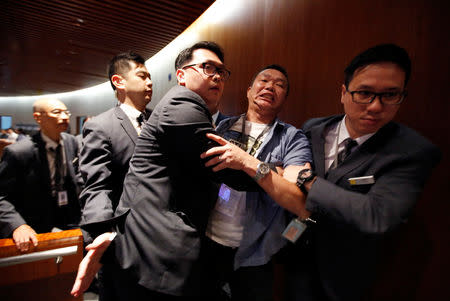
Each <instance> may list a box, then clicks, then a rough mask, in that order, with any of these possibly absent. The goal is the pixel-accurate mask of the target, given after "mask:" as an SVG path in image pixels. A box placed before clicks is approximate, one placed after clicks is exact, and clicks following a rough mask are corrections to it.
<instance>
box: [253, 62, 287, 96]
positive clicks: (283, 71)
mask: <svg viewBox="0 0 450 301" xmlns="http://www.w3.org/2000/svg"><path fill="white" fill-rule="evenodd" d="M267 69H274V70H277V71H280V72H281V73H283V75H284V76H285V77H286V80H287V90H286V96H287V95H289V88H290V84H289V76H288V74H287V71H286V69H284V67H282V66H280V65H277V64H271V65H267V66H265V67H263V68H261V69H260V70H258V72H256V73H255V74H254V75H253V78H252V81H251V82H250V86H252V85H253V83H254V82H255V79H256V77H257V76H258V74H260V73H261V72H263V71H264V70H267Z"/></svg>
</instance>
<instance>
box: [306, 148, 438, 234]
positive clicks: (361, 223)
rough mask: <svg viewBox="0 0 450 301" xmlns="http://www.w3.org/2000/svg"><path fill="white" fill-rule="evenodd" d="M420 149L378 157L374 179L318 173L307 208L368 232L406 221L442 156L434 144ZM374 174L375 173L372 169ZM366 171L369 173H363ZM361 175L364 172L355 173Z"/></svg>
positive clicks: (378, 232) (379, 232)
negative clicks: (354, 180) (364, 181)
mask: <svg viewBox="0 0 450 301" xmlns="http://www.w3.org/2000/svg"><path fill="white" fill-rule="evenodd" d="M416 149H417V150H418V151H415V152H413V153H404V154H398V155H396V156H393V159H392V160H389V159H388V158H387V157H388V155H384V156H383V158H380V157H378V158H377V159H378V161H382V160H383V161H385V163H383V164H381V165H380V166H379V167H377V170H376V171H374V177H375V183H374V184H373V185H371V186H370V188H368V190H367V191H364V189H365V188H364V186H366V185H361V186H351V185H350V184H349V183H348V181H347V178H348V176H346V177H345V178H344V179H342V180H341V182H339V183H336V184H335V183H332V182H330V181H327V180H326V179H324V178H321V177H317V179H316V181H315V182H314V183H313V185H312V187H311V190H310V191H309V194H308V197H307V202H306V208H307V209H308V210H310V211H312V212H314V213H318V214H319V220H320V215H323V216H325V217H326V218H327V219H331V220H332V221H334V222H337V223H340V224H345V225H348V226H350V227H353V228H356V229H358V230H359V231H360V232H363V233H369V234H381V233H385V232H387V231H389V230H392V229H393V228H394V227H396V226H398V225H399V224H400V223H402V222H404V221H406V219H407V217H408V215H409V213H410V212H411V210H412V209H413V207H414V205H415V203H416V201H417V199H418V198H419V196H420V193H421V191H422V189H423V186H424V184H425V181H426V180H427V178H428V176H429V175H430V173H431V169H432V168H433V167H434V166H435V165H436V164H437V162H438V161H439V158H440V152H439V150H438V149H437V148H436V147H434V146H430V147H424V148H420V149H419V148H416ZM369 174H372V173H369ZM363 175H367V174H363ZM354 176H362V175H354Z"/></svg>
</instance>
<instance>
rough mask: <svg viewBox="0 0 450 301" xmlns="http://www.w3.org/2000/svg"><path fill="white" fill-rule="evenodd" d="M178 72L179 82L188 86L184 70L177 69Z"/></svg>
mask: <svg viewBox="0 0 450 301" xmlns="http://www.w3.org/2000/svg"><path fill="white" fill-rule="evenodd" d="M176 74H177V81H178V84H179V85H180V86H186V78H185V77H184V76H185V74H184V70H183V69H177V73H176Z"/></svg>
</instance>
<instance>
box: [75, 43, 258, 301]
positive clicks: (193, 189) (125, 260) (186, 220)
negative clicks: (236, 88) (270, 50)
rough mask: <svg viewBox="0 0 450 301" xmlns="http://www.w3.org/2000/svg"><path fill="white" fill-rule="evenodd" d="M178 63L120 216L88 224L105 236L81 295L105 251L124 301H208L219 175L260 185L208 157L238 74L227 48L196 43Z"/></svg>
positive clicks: (82, 280)
mask: <svg viewBox="0 0 450 301" xmlns="http://www.w3.org/2000/svg"><path fill="white" fill-rule="evenodd" d="M175 68H176V76H177V80H178V85H177V86H175V87H173V88H172V89H171V90H170V91H169V92H168V93H167V94H166V95H165V96H164V97H163V98H162V99H161V101H160V102H159V103H158V105H157V106H156V107H155V109H154V111H153V113H152V115H151V117H150V118H149V120H148V121H147V123H146V125H145V126H144V127H143V129H142V132H141V135H140V136H139V138H138V140H137V143H136V148H135V152H134V155H133V157H132V159H131V161H130V169H129V172H128V174H127V176H126V178H125V183H124V188H123V194H122V197H121V199H120V202H119V206H118V207H117V209H116V212H115V218H113V219H109V220H108V219H106V220H105V221H103V222H98V223H94V224H85V225H82V227H83V228H84V229H85V230H87V231H88V232H90V233H91V234H92V235H93V236H94V237H97V238H96V239H95V240H94V242H93V243H92V244H91V245H89V246H87V250H89V252H88V254H87V255H86V257H85V258H84V259H83V261H82V263H81V264H80V268H79V271H78V275H77V280H76V281H75V284H74V288H73V290H72V294H73V295H74V296H78V295H80V294H81V293H82V292H83V291H84V290H85V289H86V288H87V286H88V285H89V282H90V281H91V279H92V277H93V275H95V272H96V270H97V269H98V268H99V267H100V262H99V260H100V257H102V256H103V259H102V260H108V259H111V260H112V261H113V262H114V263H115V264H114V265H113V266H114V267H115V269H114V270H112V271H111V273H112V279H113V280H114V281H115V282H116V283H115V286H114V289H115V290H116V292H115V294H116V296H117V297H118V299H119V300H184V299H186V300H193V299H192V296H195V299H196V300H201V298H202V294H203V293H204V292H205V291H206V290H204V288H202V284H203V282H204V280H205V279H204V278H202V277H204V273H203V269H204V267H203V265H202V258H203V256H202V255H203V254H202V252H201V245H202V241H203V239H204V233H205V229H206V225H207V222H208V216H209V213H210V210H211V209H212V207H213V206H214V203H215V200H216V197H217V193H218V185H217V184H216V183H215V182H213V180H216V181H217V183H221V182H226V183H228V184H229V185H231V186H232V187H236V188H239V187H238V186H239V185H241V186H244V184H245V182H248V183H251V184H253V182H252V179H251V178H250V177H247V176H246V175H244V174H243V173H239V172H237V171H229V170H227V171H224V172H222V173H219V174H217V173H213V172H212V171H211V170H210V169H209V168H206V167H205V166H204V164H203V161H202V160H201V158H200V154H201V153H202V152H204V151H205V150H206V149H208V148H209V147H210V144H211V143H210V142H209V141H210V140H209V139H208V138H207V137H206V133H208V132H214V128H213V125H212V118H211V112H214V111H215V110H217V106H218V104H219V101H220V98H221V96H222V93H223V89H224V85H225V81H226V80H227V79H228V77H229V76H230V72H229V71H228V70H227V69H226V68H225V65H224V55H223V52H222V50H221V48H220V47H219V46H218V45H217V44H215V43H213V42H206V41H205V42H199V43H196V44H195V45H193V46H192V47H190V48H187V49H185V50H183V51H182V52H181V53H180V54H179V55H178V57H177V59H176V61H175ZM233 181H234V182H233ZM249 185H250V184H249ZM246 187H248V186H246ZM115 226H117V227H115ZM111 230H113V231H117V236H115V234H114V233H111ZM111 241H112V243H111ZM110 243H111V245H110ZM105 249H107V250H108V251H107V252H106V253H105V254H104V252H105ZM205 300H211V299H210V298H207V297H206V298H205Z"/></svg>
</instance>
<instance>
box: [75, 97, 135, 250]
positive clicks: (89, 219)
mask: <svg viewBox="0 0 450 301" xmlns="http://www.w3.org/2000/svg"><path fill="white" fill-rule="evenodd" d="M137 138H138V135H137V132H136V129H135V128H134V127H133V124H132V123H131V121H130V119H129V118H128V116H127V115H126V114H125V113H124V111H123V110H122V109H121V108H120V107H118V106H117V107H114V108H112V109H110V110H108V111H106V112H103V113H101V114H100V115H98V116H96V117H94V118H92V119H90V120H88V121H87V122H86V123H85V124H84V126H83V147H82V148H81V154H80V171H81V174H82V177H83V180H84V190H83V191H82V193H81V195H80V200H81V204H82V205H83V215H82V219H81V224H88V223H95V222H98V221H102V220H105V219H110V218H112V217H113V216H114V211H115V209H116V207H117V204H118V203H119V199H120V196H121V194H122V189H123V181H124V179H125V175H126V173H127V171H128V166H129V162H130V159H131V156H132V155H133V152H134V147H135V145H136V140H137ZM85 240H86V241H89V240H90V238H86V237H85Z"/></svg>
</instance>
